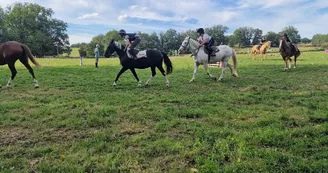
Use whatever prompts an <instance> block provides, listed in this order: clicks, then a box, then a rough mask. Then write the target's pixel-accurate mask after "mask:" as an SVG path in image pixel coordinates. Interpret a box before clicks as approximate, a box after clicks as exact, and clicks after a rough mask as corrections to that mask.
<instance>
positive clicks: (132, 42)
mask: <svg viewBox="0 0 328 173" xmlns="http://www.w3.org/2000/svg"><path fill="white" fill-rule="evenodd" d="M118 34H119V35H120V36H121V37H122V38H123V39H124V40H125V43H126V45H127V48H130V50H129V54H130V55H132V56H133V58H135V59H137V56H136V55H135V53H134V48H135V47H136V46H137V45H138V44H139V43H140V41H141V37H140V36H139V35H138V34H137V33H126V32H125V30H123V29H121V30H120V31H119V32H118Z"/></svg>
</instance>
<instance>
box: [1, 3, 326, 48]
mask: <svg viewBox="0 0 328 173" xmlns="http://www.w3.org/2000/svg"><path fill="white" fill-rule="evenodd" d="M14 2H31V3H37V4H40V5H42V6H45V7H47V8H52V9H53V10H54V12H55V16H54V17H55V18H58V19H61V20H63V21H65V22H67V23H68V34H69V36H70V42H71V43H77V42H89V41H90V40H91V39H92V37H94V36H96V35H98V34H105V33H106V32H107V31H110V30H113V29H115V30H119V29H121V28H124V29H125V30H126V31H127V32H137V31H142V32H147V33H152V32H156V33H159V32H161V31H166V30H168V29H171V28H172V29H175V30H177V31H185V30H188V29H196V28H198V27H210V26H213V25H217V24H221V25H225V26H227V27H229V33H228V34H231V33H232V32H233V31H234V30H235V29H236V28H238V27H242V26H250V27H254V28H260V29H262V30H263V32H264V33H266V32H268V31H274V32H279V31H281V29H282V28H284V27H285V26H288V25H292V26H294V27H296V28H297V29H298V30H299V32H300V34H301V36H302V37H309V38H312V36H313V35H314V34H317V33H322V34H327V33H328V30H327V28H328V3H327V0H0V6H1V7H6V6H7V5H9V4H12V3H14Z"/></svg>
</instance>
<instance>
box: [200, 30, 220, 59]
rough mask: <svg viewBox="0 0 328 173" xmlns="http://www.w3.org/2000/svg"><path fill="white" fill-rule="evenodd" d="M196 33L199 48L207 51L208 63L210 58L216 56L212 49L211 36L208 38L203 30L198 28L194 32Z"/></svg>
mask: <svg viewBox="0 0 328 173" xmlns="http://www.w3.org/2000/svg"><path fill="white" fill-rule="evenodd" d="M196 32H197V33H199V39H198V40H199V41H200V44H199V47H201V46H203V45H204V46H205V48H206V49H207V50H208V51H209V53H208V55H209V56H208V61H210V58H211V56H216V55H215V52H214V51H213V49H212V46H213V45H214V40H213V39H212V37H211V36H209V35H208V34H205V31H204V29H203V28H199V29H197V31H196Z"/></svg>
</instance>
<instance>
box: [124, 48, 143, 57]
mask: <svg viewBox="0 0 328 173" xmlns="http://www.w3.org/2000/svg"><path fill="white" fill-rule="evenodd" d="M133 53H134V54H135V55H136V57H137V59H140V58H147V50H136V49H134V50H133ZM126 54H127V55H128V57H129V58H130V59H134V57H133V56H132V55H131V54H130V53H129V51H126Z"/></svg>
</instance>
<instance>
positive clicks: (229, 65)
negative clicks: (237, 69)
mask: <svg viewBox="0 0 328 173" xmlns="http://www.w3.org/2000/svg"><path fill="white" fill-rule="evenodd" d="M228 67H229V69H230V72H231V74H232V75H234V74H233V70H232V68H233V66H232V65H231V64H229V63H228Z"/></svg>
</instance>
